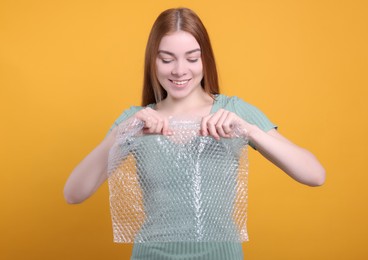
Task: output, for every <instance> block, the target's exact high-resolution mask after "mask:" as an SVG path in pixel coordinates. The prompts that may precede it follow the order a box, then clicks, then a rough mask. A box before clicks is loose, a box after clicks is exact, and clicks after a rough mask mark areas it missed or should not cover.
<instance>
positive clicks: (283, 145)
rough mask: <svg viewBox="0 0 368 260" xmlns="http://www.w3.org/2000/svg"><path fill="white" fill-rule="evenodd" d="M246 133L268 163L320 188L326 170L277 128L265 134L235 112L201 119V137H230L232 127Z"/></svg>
mask: <svg viewBox="0 0 368 260" xmlns="http://www.w3.org/2000/svg"><path fill="white" fill-rule="evenodd" d="M235 125H237V126H239V127H241V128H242V129H245V130H246V135H247V137H248V138H249V141H250V142H251V143H253V145H254V146H255V148H256V149H257V150H258V151H259V152H260V153H261V154H262V155H263V156H264V157H266V158H267V159H268V160H269V161H271V162H272V163H273V164H275V165H276V166H277V167H279V168H280V169H281V170H283V171H284V172H285V173H287V174H288V175H289V176H290V177H292V178H293V179H295V180H296V181H298V182H300V183H303V184H306V185H309V186H319V185H322V184H323V183H324V181H325V170H324V168H323V167H322V165H321V164H320V163H319V161H318V160H317V159H316V158H315V157H314V155H313V154H311V153H310V152H309V151H307V150H305V149H303V148H301V147H299V146H297V145H295V144H293V143H292V142H290V141H289V140H288V139H286V138H285V137H283V136H282V135H281V134H280V133H278V131H277V130H276V129H272V130H270V131H268V132H264V131H263V130H261V129H260V128H259V127H257V126H256V125H252V124H250V123H248V122H247V121H245V120H243V119H242V118H240V117H239V116H237V115H236V114H235V113H232V112H229V111H227V110H224V109H220V110H219V111H217V112H216V113H215V114H213V115H209V116H207V117H204V118H203V120H202V125H201V129H202V134H203V135H211V136H213V137H214V138H215V139H219V138H220V137H225V138H228V137H231V133H232V131H233V126H235Z"/></svg>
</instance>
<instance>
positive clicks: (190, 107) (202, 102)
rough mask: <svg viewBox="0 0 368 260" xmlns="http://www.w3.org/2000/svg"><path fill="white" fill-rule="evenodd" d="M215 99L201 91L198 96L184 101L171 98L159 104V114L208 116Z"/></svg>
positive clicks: (192, 96) (157, 107)
mask: <svg viewBox="0 0 368 260" xmlns="http://www.w3.org/2000/svg"><path fill="white" fill-rule="evenodd" d="M212 105H213V98H212V96H210V95H209V94H207V93H206V92H204V91H203V90H202V89H201V92H200V93H198V94H197V95H191V96H190V97H187V98H183V99H174V98H172V97H170V96H168V97H167V98H165V99H164V100H162V101H161V102H160V103H158V104H157V106H156V109H157V111H158V112H160V113H162V114H163V115H165V116H199V117H203V116H207V115H208V114H209V113H210V111H211V108H212Z"/></svg>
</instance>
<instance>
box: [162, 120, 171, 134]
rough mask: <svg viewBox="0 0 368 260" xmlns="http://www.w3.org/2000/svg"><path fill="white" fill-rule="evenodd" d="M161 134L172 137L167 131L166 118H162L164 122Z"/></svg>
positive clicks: (169, 131)
mask: <svg viewBox="0 0 368 260" xmlns="http://www.w3.org/2000/svg"><path fill="white" fill-rule="evenodd" d="M162 134H163V135H172V132H171V130H170V129H169V120H168V119H167V118H164V121H163V125H162Z"/></svg>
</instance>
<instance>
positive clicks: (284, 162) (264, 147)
mask: <svg viewBox="0 0 368 260" xmlns="http://www.w3.org/2000/svg"><path fill="white" fill-rule="evenodd" d="M251 128H253V129H252V130H251V131H250V132H249V135H248V137H249V139H250V141H251V142H252V143H253V144H254V145H255V147H256V149H257V150H258V151H259V152H260V153H261V154H262V155H263V156H264V157H265V158H267V159H268V160H269V161H271V162H272V163H273V164H275V165H276V166H277V167H279V168H280V169H281V170H283V171H284V172H285V173H287V174H288V175H289V176H290V177H291V178H293V179H294V180H296V181H298V182H300V183H303V184H306V185H309V186H320V185H322V184H323V183H324V182H325V170H324V168H323V167H322V165H321V164H320V163H319V161H318V160H317V159H316V157H315V156H314V155H313V154H312V153H310V152H309V151H308V150H306V149H304V148H301V147H299V146H297V145H295V144H293V143H292V142H290V141H289V140H288V139H286V138H285V137H283V136H282V135H281V134H280V133H279V132H278V131H277V130H276V129H272V130H270V131H268V132H267V133H265V132H263V131H262V130H260V129H259V128H258V127H256V126H254V125H253V126H251Z"/></svg>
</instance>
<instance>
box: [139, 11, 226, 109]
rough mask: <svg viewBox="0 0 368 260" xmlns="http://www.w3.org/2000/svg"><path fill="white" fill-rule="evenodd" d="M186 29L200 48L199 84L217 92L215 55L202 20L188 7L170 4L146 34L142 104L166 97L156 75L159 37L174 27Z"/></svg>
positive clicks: (174, 29) (158, 100) (176, 29)
mask: <svg viewBox="0 0 368 260" xmlns="http://www.w3.org/2000/svg"><path fill="white" fill-rule="evenodd" d="M180 30H181V31H185V32H188V33H190V34H191V35H193V37H194V38H195V39H196V40H197V42H198V44H199V46H200V48H201V59H202V65H203V79H202V81H201V86H202V88H203V89H204V91H205V92H206V93H208V94H210V95H211V94H212V95H213V94H219V92H220V90H219V83H218V76H217V69H216V63H215V57H214V54H213V51H212V46H211V42H210V38H209V36H208V33H207V30H206V28H205V27H204V25H203V23H202V21H201V20H200V18H199V17H198V15H197V14H196V13H194V12H193V11H192V10H190V9H188V8H172V9H168V10H165V11H163V12H162V13H161V14H160V15H159V16H158V17H157V19H156V21H155V23H154V24H153V26H152V29H151V32H150V35H149V37H148V41H147V46H146V53H145V61H144V79H143V92H142V106H147V105H148V104H152V103H158V102H160V101H161V100H163V99H165V98H166V96H167V92H166V91H165V90H164V89H163V88H162V87H161V85H160V83H159V81H158V79H157V76H156V69H157V68H156V58H157V55H158V47H159V45H160V42H161V39H162V38H163V37H164V36H165V35H167V34H170V33H173V32H176V31H180Z"/></svg>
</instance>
